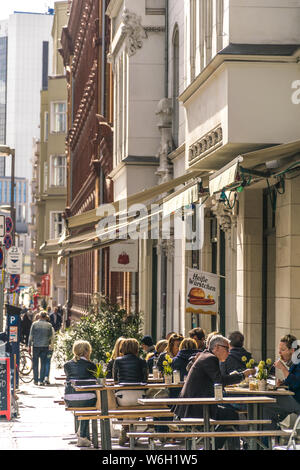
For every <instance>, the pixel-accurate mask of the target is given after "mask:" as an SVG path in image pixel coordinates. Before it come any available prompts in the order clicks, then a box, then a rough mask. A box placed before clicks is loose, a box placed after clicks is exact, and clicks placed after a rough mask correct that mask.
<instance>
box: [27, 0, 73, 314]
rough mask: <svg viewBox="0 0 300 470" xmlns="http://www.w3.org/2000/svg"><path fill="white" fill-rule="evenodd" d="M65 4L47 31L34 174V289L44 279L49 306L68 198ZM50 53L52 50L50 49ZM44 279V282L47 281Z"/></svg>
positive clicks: (56, 287)
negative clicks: (47, 68)
mask: <svg viewBox="0 0 300 470" xmlns="http://www.w3.org/2000/svg"><path fill="white" fill-rule="evenodd" d="M67 9H68V2H67V1H62V2H55V4H54V17H53V26H52V31H51V36H52V41H53V55H52V57H50V61H51V63H52V70H53V73H52V74H51V75H48V74H47V75H45V76H44V75H43V83H42V90H41V92H40V93H41V106H40V130H41V136H40V140H38V141H36V142H35V144H34V152H33V153H34V155H33V160H32V162H33V175H32V196H33V204H32V214H31V225H30V231H31V235H32V273H33V283H34V285H36V286H38V287H40V286H41V284H42V281H43V279H45V275H48V276H49V279H50V283H49V289H47V291H44V292H43V293H41V294H44V296H45V297H47V301H49V303H50V304H51V305H58V304H62V305H63V304H64V303H65V300H66V273H65V263H62V264H59V265H58V264H57V256H53V254H52V253H51V251H49V246H51V243H52V244H53V241H57V240H58V239H59V238H60V237H61V236H62V234H63V230H64V217H63V214H64V212H65V207H66V194H67V158H66V153H65V139H66V133H67V81H66V76H65V71H64V66H63V61H62V58H61V55H60V52H59V49H60V36H61V31H62V28H63V27H64V26H65V24H66V23H67ZM51 49H52V48H51ZM47 279H48V278H47Z"/></svg>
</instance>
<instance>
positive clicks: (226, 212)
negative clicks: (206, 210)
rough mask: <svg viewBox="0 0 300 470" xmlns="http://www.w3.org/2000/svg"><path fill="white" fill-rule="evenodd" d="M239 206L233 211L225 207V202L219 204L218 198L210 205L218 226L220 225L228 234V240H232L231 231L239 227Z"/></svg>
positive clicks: (213, 199)
mask: <svg viewBox="0 0 300 470" xmlns="http://www.w3.org/2000/svg"><path fill="white" fill-rule="evenodd" d="M237 204H238V201H237V202H236V205H235V206H234V208H233V209H230V208H229V207H227V206H225V204H224V203H223V202H219V201H217V200H216V198H212V200H211V204H210V210H211V211H212V212H213V214H215V216H216V217H217V220H218V224H219V225H220V227H221V229H222V230H223V231H224V232H225V233H227V235H228V238H229V239H231V231H232V229H233V228H236V226H237V217H238V214H237Z"/></svg>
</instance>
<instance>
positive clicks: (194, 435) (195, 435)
mask: <svg viewBox="0 0 300 470" xmlns="http://www.w3.org/2000/svg"><path fill="white" fill-rule="evenodd" d="M227 424H228V422H227ZM127 435H128V437H129V438H130V439H131V438H134V439H137V438H147V439H148V440H149V449H150V450H154V449H155V444H154V439H165V438H166V434H165V433H161V432H128V433H127ZM288 435H289V432H287V431H272V430H271V431H219V432H217V431H209V432H202V431H200V432H170V433H168V438H170V439H184V440H185V448H186V450H196V440H197V439H199V438H209V439H213V440H214V439H215V438H216V437H225V438H227V437H244V438H248V439H249V438H256V437H259V438H261V437H267V438H268V440H269V441H270V440H271V438H272V437H288ZM213 447H214V445H213ZM269 448H270V449H272V445H270V444H269Z"/></svg>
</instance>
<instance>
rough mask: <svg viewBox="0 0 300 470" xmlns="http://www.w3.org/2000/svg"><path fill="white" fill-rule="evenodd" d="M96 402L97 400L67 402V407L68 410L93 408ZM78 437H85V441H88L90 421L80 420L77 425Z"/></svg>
mask: <svg viewBox="0 0 300 470" xmlns="http://www.w3.org/2000/svg"><path fill="white" fill-rule="evenodd" d="M96 402H97V399H96V398H95V399H91V400H74V401H72V402H71V401H70V402H69V401H68V402H67V405H68V407H69V408H85V407H90V406H95V405H96ZM79 435H80V437H86V438H87V439H89V440H90V421H89V420H88V419H82V420H80V424H79Z"/></svg>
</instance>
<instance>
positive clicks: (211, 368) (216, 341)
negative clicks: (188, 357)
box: [173, 335, 255, 449]
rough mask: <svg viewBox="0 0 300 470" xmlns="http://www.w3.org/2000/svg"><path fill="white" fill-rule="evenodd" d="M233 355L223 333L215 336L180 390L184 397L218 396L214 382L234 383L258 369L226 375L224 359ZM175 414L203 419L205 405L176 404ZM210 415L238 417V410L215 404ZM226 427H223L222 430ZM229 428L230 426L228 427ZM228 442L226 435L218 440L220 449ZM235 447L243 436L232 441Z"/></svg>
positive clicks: (216, 417) (231, 418)
mask: <svg viewBox="0 0 300 470" xmlns="http://www.w3.org/2000/svg"><path fill="white" fill-rule="evenodd" d="M228 354H229V341H228V339H227V338H225V337H224V336H222V335H215V336H213V337H212V338H211V339H210V342H209V348H208V349H205V350H204V351H203V352H202V353H201V354H200V355H199V357H198V358H197V360H196V361H195V363H194V364H193V366H192V367H191V369H190V371H189V373H188V376H187V379H186V382H185V384H184V386H183V388H182V391H181V393H180V398H201V397H203V398H208V397H213V396H214V384H216V383H219V384H222V385H223V387H225V386H226V385H232V384H235V383H239V382H241V381H242V380H244V379H245V377H248V376H249V375H251V374H253V373H254V372H255V370H253V369H246V370H244V371H243V372H237V373H234V374H231V375H222V374H221V370H220V362H224V361H225V360H226V359H227V357H228ZM173 411H174V413H175V415H177V416H178V417H179V418H203V407H202V405H176V406H174V407H173ZM210 416H211V418H213V419H217V420H233V419H238V414H237V412H236V411H235V410H234V409H233V408H232V407H226V406H222V405H217V404H216V405H215V406H211V407H210ZM222 430H224V426H220V427H219V431H222ZM225 430H226V427H225ZM224 443H225V439H224V438H217V439H216V449H221V448H222V447H223V445H224ZM228 445H229V447H230V448H231V449H239V439H236V438H235V439H233V440H228Z"/></svg>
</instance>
